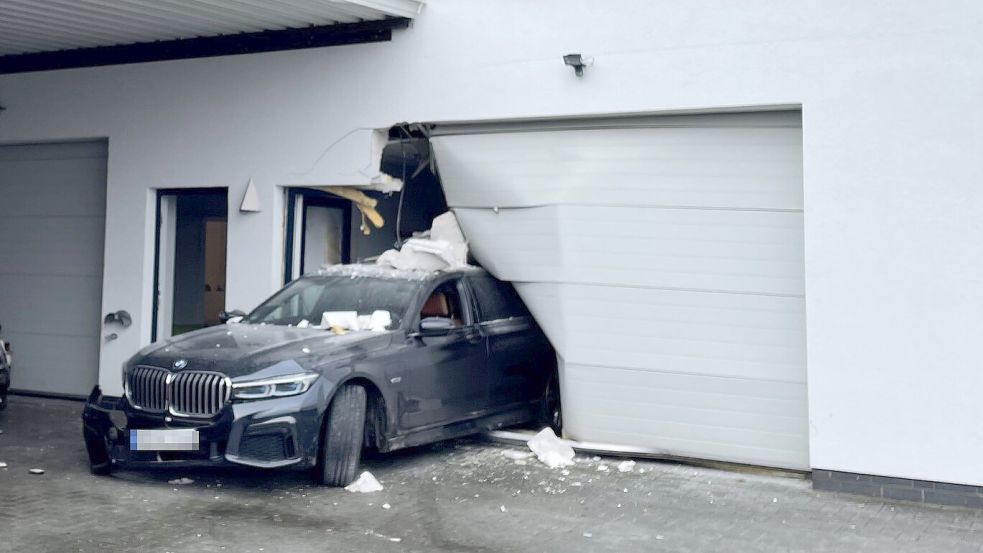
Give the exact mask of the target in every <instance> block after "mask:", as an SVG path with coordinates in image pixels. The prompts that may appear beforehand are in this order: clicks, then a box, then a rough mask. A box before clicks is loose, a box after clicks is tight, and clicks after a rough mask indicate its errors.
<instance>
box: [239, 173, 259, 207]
mask: <svg viewBox="0 0 983 553" xmlns="http://www.w3.org/2000/svg"><path fill="white" fill-rule="evenodd" d="M239 211H240V212H242V213H258V212H259V211H260V209H259V193H258V192H257V191H256V185H255V184H253V179H249V184H247V185H246V192H245V193H244V194H243V195H242V203H240V204H239Z"/></svg>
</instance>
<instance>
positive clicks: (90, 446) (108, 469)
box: [85, 432, 113, 476]
mask: <svg viewBox="0 0 983 553" xmlns="http://www.w3.org/2000/svg"><path fill="white" fill-rule="evenodd" d="M85 449H86V451H87V452H88V454H89V472H91V473H92V474H95V475H97V476H107V475H109V474H111V473H112V472H113V463H112V461H111V460H110V459H109V453H108V452H106V444H105V443H103V441H102V439H101V438H99V437H98V436H92V435H90V434H89V433H88V432H86V433H85Z"/></svg>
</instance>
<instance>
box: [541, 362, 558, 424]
mask: <svg viewBox="0 0 983 553" xmlns="http://www.w3.org/2000/svg"><path fill="white" fill-rule="evenodd" d="M540 418H541V419H542V422H543V423H544V424H548V425H549V427H550V428H552V429H553V433H554V434H556V435H557V436H561V437H562V436H563V408H562V406H561V405H560V380H559V378H557V376H556V375H553V378H551V379H550V383H549V385H548V386H547V387H546V394H545V395H544V396H543V403H542V407H541V413H540Z"/></svg>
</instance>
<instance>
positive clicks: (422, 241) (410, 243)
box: [376, 211, 468, 272]
mask: <svg viewBox="0 0 983 553" xmlns="http://www.w3.org/2000/svg"><path fill="white" fill-rule="evenodd" d="M376 263H377V264H379V265H384V266H389V267H392V268H394V269H403V270H407V269H417V270H423V271H429V272H432V271H440V270H447V269H459V268H464V267H468V244H467V242H466V241H465V239H464V233H463V232H461V227H460V225H458V223H457V217H455V216H454V213H453V212H450V211H448V212H446V213H444V214H442V215H438V216H437V217H436V218H434V220H433V224H432V225H431V226H430V231H429V232H427V233H425V235H424V236H421V237H415V238H410V239H409V240H407V241H406V242H403V244H402V245H401V246H400V248H399V249H398V250H386V251H385V252H383V253H382V255H380V256H379V259H378V260H376Z"/></svg>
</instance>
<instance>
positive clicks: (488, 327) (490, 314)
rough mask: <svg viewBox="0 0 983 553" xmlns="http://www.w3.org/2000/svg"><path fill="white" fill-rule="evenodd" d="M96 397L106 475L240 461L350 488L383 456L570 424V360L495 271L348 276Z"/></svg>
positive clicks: (210, 332)
mask: <svg viewBox="0 0 983 553" xmlns="http://www.w3.org/2000/svg"><path fill="white" fill-rule="evenodd" d="M122 377H123V386H124V390H125V394H124V396H123V397H119V398H116V397H109V396H104V395H103V394H102V392H101V391H100V389H99V388H98V387H96V388H95V389H94V390H93V391H92V394H91V396H90V398H89V401H88V403H87V404H86V407H85V411H84V413H83V415H82V419H83V422H84V428H83V433H84V438H85V444H86V448H87V450H88V454H89V460H90V464H91V469H92V471H93V472H95V473H97V474H108V473H109V472H111V471H112V470H113V469H114V468H117V467H141V466H194V465H221V464H227V463H233V464H241V465H250V466H255V467H264V468H278V467H302V468H313V472H314V475H315V478H316V480H317V481H319V482H322V483H324V484H328V485H333V486H343V485H347V484H348V483H350V482H351V481H352V480H353V479H354V478H355V476H356V475H357V472H356V471H357V469H358V465H359V461H360V457H361V453H362V450H363V448H364V447H369V448H374V449H376V450H378V451H380V452H386V451H392V450H395V449H399V448H403V447H408V446H414V445H419V444H424V443H428V442H433V441H438V440H444V439H448V438H453V437H458V436H463V435H467V434H472V433H476V432H481V431H484V430H488V429H494V428H500V427H504V426H510V425H515V424H520V423H529V422H542V423H544V424H549V425H552V426H554V428H556V429H557V430H558V427H559V425H560V423H561V419H560V402H559V389H558V384H557V382H558V380H557V374H556V354H555V352H554V350H553V348H552V347H551V346H550V344H549V342H548V341H547V339H546V337H545V336H544V334H543V333H542V331H541V330H540V328H539V327H538V326H537V325H536V323H535V321H533V319H532V318H531V317H530V315H529V313H528V311H527V310H526V308H525V306H524V305H523V303H522V301H521V300H520V299H519V296H518V295H517V294H516V292H515V290H514V289H513V288H512V286H511V285H509V284H507V283H503V282H501V281H498V280H496V279H495V278H493V277H491V276H490V275H489V274H488V273H486V272H485V271H483V270H480V269H472V268H469V269H462V270H455V271H439V272H422V271H398V270H394V269H388V268H383V267H379V266H375V265H344V266H336V267H332V268H328V269H326V270H324V271H322V272H321V273H319V274H317V275H310V276H305V277H303V278H300V279H298V280H296V281H294V282H292V283H290V284H289V285H287V286H286V287H284V288H283V289H282V290H280V291H279V292H277V293H276V294H275V295H273V296H272V297H271V298H270V299H269V300H267V301H266V302H264V303H263V304H262V305H260V306H259V307H258V308H256V309H255V310H254V311H253V312H252V313H250V314H248V315H246V316H245V317H244V318H243V319H242V320H241V321H239V322H235V323H233V324H228V325H220V326H218V327H211V328H206V329H202V330H198V331H195V332H191V333H188V334H183V335H180V336H177V337H174V338H170V339H167V340H164V341H161V342H158V343H155V344H152V345H151V346H149V347H147V348H145V349H143V350H142V351H140V352H139V353H137V355H135V356H134V357H133V358H131V359H130V360H129V361H128V362H127V363H126V364H125V365H124V367H123V375H122Z"/></svg>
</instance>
